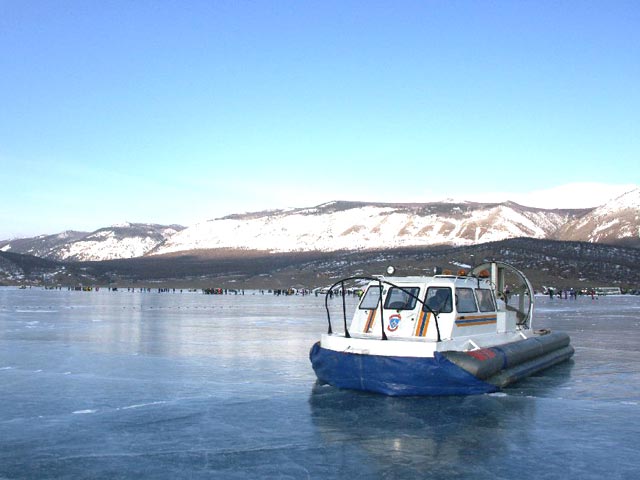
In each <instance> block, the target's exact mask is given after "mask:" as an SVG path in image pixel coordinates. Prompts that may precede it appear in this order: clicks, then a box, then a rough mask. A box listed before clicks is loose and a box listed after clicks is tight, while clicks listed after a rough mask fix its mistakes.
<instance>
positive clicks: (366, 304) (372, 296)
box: [360, 285, 382, 310]
mask: <svg viewBox="0 0 640 480" xmlns="http://www.w3.org/2000/svg"><path fill="white" fill-rule="evenodd" d="M381 296H382V295H381V288H380V285H374V286H371V287H369V288H367V293H365V294H364V297H362V301H361V302H360V310H373V309H375V308H378V303H380V297H381Z"/></svg>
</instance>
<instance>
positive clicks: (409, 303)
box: [384, 287, 420, 310]
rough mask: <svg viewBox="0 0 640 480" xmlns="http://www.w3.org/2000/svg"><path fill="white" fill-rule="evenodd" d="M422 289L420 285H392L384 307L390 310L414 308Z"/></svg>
mask: <svg viewBox="0 0 640 480" xmlns="http://www.w3.org/2000/svg"><path fill="white" fill-rule="evenodd" d="M419 292H420V289H419V288H418V287H405V288H403V289H400V288H398V287H391V288H390V289H389V293H388V294H387V299H386V300H385V302H384V308H388V309H389V310H413V309H414V308H416V301H417V297H418V293H419Z"/></svg>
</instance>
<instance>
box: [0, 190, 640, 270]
mask: <svg viewBox="0 0 640 480" xmlns="http://www.w3.org/2000/svg"><path fill="white" fill-rule="evenodd" d="M517 237H528V238H536V239H551V240H571V241H584V242H593V243H608V244H619V245H627V246H632V247H636V248H640V188H636V189H635V190H632V191H630V192H628V193H626V194H624V195H622V196H620V197H618V198H615V199H613V200H611V201H609V202H607V203H606V204H604V205H602V206H600V207H598V208H594V209H555V210H547V209H541V208H531V207H525V206H522V205H518V204H516V203H513V202H504V203H474V202H465V201H445V202H434V203H421V204H417V203H413V204H390V203H364V202H341V201H337V202H329V203H325V204H323V205H319V206H316V207H312V208H298V209H288V210H272V211H264V212H254V213H244V214H237V215H230V216H227V217H223V218H219V219H214V220H208V221H205V222H201V223H198V224H195V225H192V226H189V227H187V228H185V227H181V226H178V225H171V226H163V225H151V224H140V223H138V224H129V223H128V224H125V225H118V226H113V227H108V228H103V229H100V230H97V231H95V232H92V233H86V232H73V231H70V232H64V233H61V234H58V235H49V236H41V237H35V238H31V239H21V240H11V241H4V242H0V250H2V251H7V252H14V253H21V254H29V255H35V256H38V257H41V258H47V259H52V260H110V259H125V258H134V257H141V256H148V255H160V254H174V253H186V252H189V251H194V250H220V249H225V250H228V249H231V250H260V251H270V252H311V251H314V252H331V251H361V250H367V249H389V248H398V247H413V246H431V245H454V246H465V245H475V244H480V243H486V242H492V241H499V240H506V239H510V238H517Z"/></svg>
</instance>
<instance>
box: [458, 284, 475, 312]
mask: <svg viewBox="0 0 640 480" xmlns="http://www.w3.org/2000/svg"><path fill="white" fill-rule="evenodd" d="M456 309H457V310H458V313H471V312H477V311H478V307H477V306H476V297H475V296H474V295H473V289H472V288H458V289H456Z"/></svg>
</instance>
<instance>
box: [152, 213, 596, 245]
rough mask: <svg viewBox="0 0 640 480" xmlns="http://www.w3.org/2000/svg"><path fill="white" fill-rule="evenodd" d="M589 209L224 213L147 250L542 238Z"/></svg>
mask: <svg viewBox="0 0 640 480" xmlns="http://www.w3.org/2000/svg"><path fill="white" fill-rule="evenodd" d="M588 212H589V210H544V209H538V208H529V207H523V206H521V205H518V204H516V203H513V202H506V203H499V204H483V203H472V202H458V203H443V202H439V203H426V204H375V203H358V202H330V203H326V204H324V205H320V206H317V207H314V208H304V209H294V210H277V211H268V212H260V213H251V214H245V215H232V216H228V217H224V218H220V219H215V220H209V221H206V222H202V223H198V224H196V225H193V226H191V227H188V228H186V229H184V230H183V231H181V232H179V233H177V234H176V235H174V236H172V237H171V238H169V239H168V240H167V241H166V242H165V243H164V244H163V245H161V246H160V247H158V248H157V249H156V250H155V251H154V252H153V253H154V254H164V253H174V252H181V251H187V250H208V249H221V248H240V249H250V250H267V251H272V252H296V251H309V250H315V251H336V250H364V249H374V248H397V247H408V246H418V245H440V244H447V245H472V244H477V243H485V242H490V241H496V240H504V239H507V238H514V237H532V238H550V237H552V236H553V235H554V233H555V232H556V231H557V230H558V228H560V227H561V226H562V225H565V224H567V223H568V222H571V221H573V220H575V219H577V218H580V217H581V216H583V215H585V214H586V213H588Z"/></svg>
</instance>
